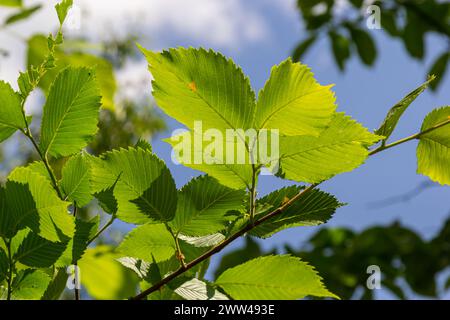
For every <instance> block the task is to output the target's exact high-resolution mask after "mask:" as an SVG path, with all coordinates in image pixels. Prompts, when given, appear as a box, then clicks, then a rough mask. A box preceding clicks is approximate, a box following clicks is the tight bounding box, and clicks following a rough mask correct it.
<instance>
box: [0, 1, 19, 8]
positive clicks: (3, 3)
mask: <svg viewBox="0 0 450 320" xmlns="http://www.w3.org/2000/svg"><path fill="white" fill-rule="evenodd" d="M0 6H5V7H21V6H22V0H0Z"/></svg>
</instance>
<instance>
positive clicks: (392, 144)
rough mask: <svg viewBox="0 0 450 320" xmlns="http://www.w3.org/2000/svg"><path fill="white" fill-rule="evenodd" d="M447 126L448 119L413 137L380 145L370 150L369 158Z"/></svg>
mask: <svg viewBox="0 0 450 320" xmlns="http://www.w3.org/2000/svg"><path fill="white" fill-rule="evenodd" d="M448 124H450V119H447V120H445V121H443V122H441V123H438V124H436V125H434V126H432V127H430V128H428V129H426V130H423V131H421V132H419V133H416V134H413V135H411V136H409V137H406V138H403V139H400V140H397V141H395V142H393V143H390V144H386V145H381V146H380V147H378V148H376V149H374V150H372V151H371V152H369V156H372V155H374V154H377V153H378V152H380V151H384V150H386V149H390V148H392V147H395V146H398V145H400V144H402V143H405V142H408V141H411V140H414V139H419V138H420V137H421V136H423V135H424V134H427V133H430V132H432V131H434V130H436V129H439V128H442V127H443V126H446V125H448Z"/></svg>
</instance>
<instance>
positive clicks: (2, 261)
mask: <svg viewBox="0 0 450 320" xmlns="http://www.w3.org/2000/svg"><path fill="white" fill-rule="evenodd" d="M8 270H9V259H8V256H7V254H6V252H5V251H4V250H3V249H2V248H0V283H2V282H3V280H5V279H6V278H7V277H8Z"/></svg>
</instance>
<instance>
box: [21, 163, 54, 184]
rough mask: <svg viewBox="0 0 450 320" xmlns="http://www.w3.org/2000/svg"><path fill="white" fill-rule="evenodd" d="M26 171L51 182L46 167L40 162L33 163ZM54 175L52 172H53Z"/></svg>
mask: <svg viewBox="0 0 450 320" xmlns="http://www.w3.org/2000/svg"><path fill="white" fill-rule="evenodd" d="M26 168H28V169H30V170H31V171H33V172H35V173H38V174H40V175H41V176H43V177H44V178H46V179H47V180H48V181H49V182H50V183H51V181H52V178H51V177H50V174H49V173H48V170H47V167H46V166H45V164H44V162H42V161H34V162H32V163H30V164H28V165H27V167H26ZM53 174H54V172H53Z"/></svg>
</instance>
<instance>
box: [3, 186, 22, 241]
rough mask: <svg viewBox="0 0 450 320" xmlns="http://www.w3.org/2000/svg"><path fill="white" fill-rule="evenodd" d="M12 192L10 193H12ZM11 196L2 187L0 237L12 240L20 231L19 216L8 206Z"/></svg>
mask: <svg viewBox="0 0 450 320" xmlns="http://www.w3.org/2000/svg"><path fill="white" fill-rule="evenodd" d="M11 191H12V190H10V191H9V192H11ZM8 198H9V194H8V192H7V190H6V188H3V187H2V186H0V237H3V238H6V239H10V238H12V237H13V236H14V235H15V234H16V233H17V231H18V229H19V228H18V224H19V221H20V220H19V214H17V213H16V212H14V211H13V210H11V209H10V208H9V206H8V204H7V201H8Z"/></svg>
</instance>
